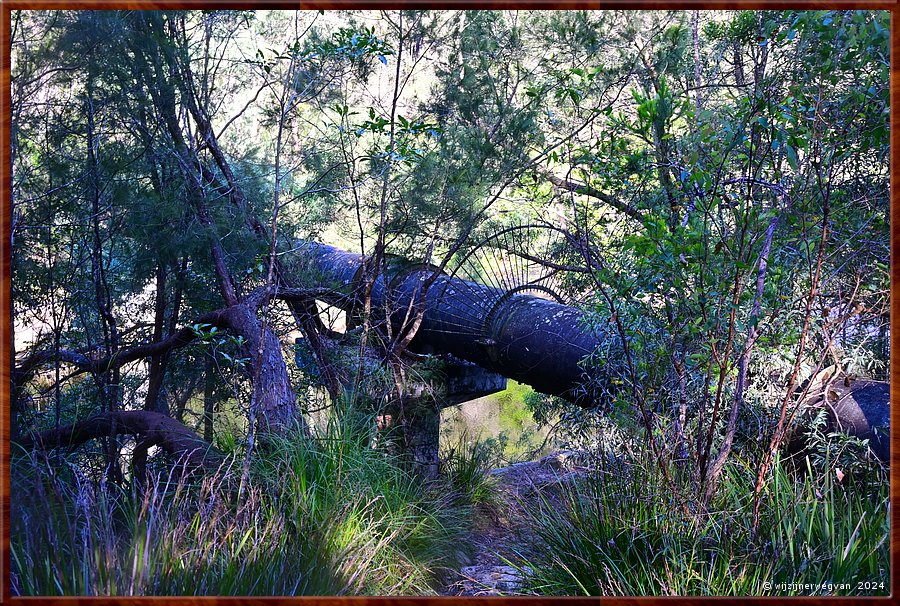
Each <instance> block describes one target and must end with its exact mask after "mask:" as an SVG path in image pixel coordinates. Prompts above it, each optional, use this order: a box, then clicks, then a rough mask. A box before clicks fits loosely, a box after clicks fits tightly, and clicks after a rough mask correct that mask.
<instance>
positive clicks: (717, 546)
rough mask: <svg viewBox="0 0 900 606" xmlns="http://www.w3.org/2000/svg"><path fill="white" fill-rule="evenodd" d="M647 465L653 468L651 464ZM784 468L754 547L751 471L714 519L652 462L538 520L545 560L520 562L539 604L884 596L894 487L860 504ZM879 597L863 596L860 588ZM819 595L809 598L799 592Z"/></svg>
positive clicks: (607, 473)
mask: <svg viewBox="0 0 900 606" xmlns="http://www.w3.org/2000/svg"><path fill="white" fill-rule="evenodd" d="M648 463H650V464H648ZM827 469H828V467H827V465H826V466H825V467H824V468H813V467H812V465H811V464H809V467H808V469H807V473H806V474H805V475H804V474H801V475H800V476H799V477H798V476H797V475H794V474H793V473H792V472H790V471H789V468H788V467H787V466H785V465H783V464H780V463H779V464H777V465H776V467H775V469H774V470H773V474H772V481H771V483H770V484H768V485H767V486H766V489H765V495H764V499H763V510H764V515H763V519H762V522H761V524H760V527H759V529H758V531H757V534H756V535H755V537H753V536H752V534H751V529H750V526H749V516H747V514H746V512H747V509H746V508H747V507H748V506H750V505H751V501H752V494H753V485H754V480H755V470H754V469H752V468H748V467H747V466H745V465H744V464H743V463H735V464H733V465H730V466H729V467H728V468H727V470H726V473H725V479H724V480H723V483H722V485H721V486H720V487H719V490H718V492H717V493H716V496H715V497H714V499H713V501H712V502H711V504H710V508H709V510H708V511H706V512H703V513H698V512H684V511H681V509H680V508H679V506H678V503H677V501H673V495H672V494H671V493H670V491H669V488H668V486H666V485H665V484H664V483H663V482H662V477H661V475H660V473H659V471H658V469H657V468H656V467H655V464H653V463H652V462H644V463H640V464H634V465H632V464H625V463H615V464H613V463H609V464H607V466H606V467H603V466H601V468H600V469H599V470H598V471H597V472H595V474H594V475H593V476H591V477H590V478H588V479H585V480H584V481H579V482H577V483H572V484H568V485H566V487H565V489H564V490H563V493H562V496H561V505H558V504H556V503H553V502H551V501H549V500H545V501H544V502H543V504H542V506H541V507H540V509H539V510H537V511H534V512H533V513H532V520H531V521H532V523H533V524H534V528H535V545H534V548H535V549H536V551H535V552H534V553H536V554H539V555H536V556H534V557H531V558H528V559H525V560H521V561H519V562H517V567H518V568H519V569H520V570H522V571H523V572H525V573H526V577H525V584H524V587H523V591H524V592H525V593H528V594H539V595H681V596H685V595H727V596H748V595H810V594H811V593H812V594H815V595H887V593H888V592H889V581H888V579H889V574H888V568H887V562H888V550H889V542H888V537H889V523H888V515H887V514H888V500H889V499H888V494H889V491H888V485H887V482H885V481H884V479H885V478H884V472H883V471H882V472H880V473H881V484H880V487H879V488H877V489H876V490H875V492H874V493H873V494H872V495H871V496H869V495H863V494H861V493H860V492H858V491H855V490H853V489H852V488H851V487H849V486H847V485H841V484H839V483H837V482H836V481H835V476H834V474H833V473H829V472H828V471H827ZM873 581H874V583H873V585H874V587H869V588H865V589H860V587H859V586H858V584H859V583H865V582H873ZM806 583H809V584H812V585H814V586H815V588H814V589H809V588H806V587H803V586H797V584H801V585H802V584H806Z"/></svg>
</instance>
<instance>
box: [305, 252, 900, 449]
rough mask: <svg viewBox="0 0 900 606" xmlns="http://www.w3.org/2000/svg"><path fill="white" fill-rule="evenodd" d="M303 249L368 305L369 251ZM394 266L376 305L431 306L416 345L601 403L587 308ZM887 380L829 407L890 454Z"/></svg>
mask: <svg viewBox="0 0 900 606" xmlns="http://www.w3.org/2000/svg"><path fill="white" fill-rule="evenodd" d="M298 250H299V251H300V252H301V254H300V255H299V257H300V261H301V267H302V269H303V271H304V272H305V273H306V275H307V279H308V280H311V285H315V286H317V287H327V288H333V289H334V290H336V291H338V292H340V293H342V294H343V295H349V297H348V298H349V299H350V300H356V304H357V305H358V304H360V303H361V297H362V283H363V273H364V271H363V267H364V264H365V262H366V257H365V256H363V255H360V254H355V253H349V252H346V251H343V250H340V249H338V248H335V247H333V246H328V245H326V244H319V243H314V242H303V243H300V244H299V245H298ZM389 265H390V267H389V270H388V272H387V273H388V275H387V276H384V275H379V277H378V279H377V280H376V281H375V283H374V284H373V288H372V305H373V307H374V308H377V309H382V310H383V309H385V307H386V306H389V307H388V308H389V309H390V310H391V317H392V324H393V325H394V329H395V330H397V329H399V328H400V327H401V326H402V325H403V323H404V319H405V318H407V317H408V316H407V313H408V310H409V309H411V307H412V306H413V305H424V314H423V316H422V323H421V325H420V326H419V329H418V331H417V333H416V335H415V339H414V340H413V341H412V344H411V346H412V347H413V349H414V350H416V351H420V352H426V353H431V352H439V353H451V354H453V355H454V356H457V357H459V358H462V359H463V360H467V361H469V362H472V363H474V364H477V365H479V366H481V367H482V368H485V369H487V370H490V371H493V372H496V373H498V374H501V375H503V376H505V377H508V378H511V379H515V380H516V381H519V382H521V383H525V384H527V385H531V386H532V387H533V388H534V389H535V390H537V391H540V392H542V393H546V394H552V395H555V396H559V397H562V398H564V399H566V400H569V401H571V402H574V403H576V404H578V405H581V406H586V407H590V406H594V405H595V404H596V403H595V402H594V401H593V399H592V398H591V397H590V393H589V392H590V390H589V389H586V388H585V386H586V385H590V384H592V382H593V380H598V379H599V377H595V378H594V379H593V380H592V378H591V377H590V376H588V374H587V372H586V371H585V370H584V369H583V368H582V365H583V361H584V358H585V357H586V356H588V355H590V354H591V353H593V352H594V351H595V350H596V349H597V346H598V345H600V344H601V342H602V340H603V339H604V338H605V337H606V335H604V334H603V333H602V332H599V331H597V330H596V329H595V328H594V327H592V326H591V324H590V323H589V322H587V321H586V317H585V315H584V314H583V313H582V312H581V311H579V310H577V309H575V308H573V307H569V306H567V305H562V304H560V303H557V302H555V301H549V300H546V299H543V298H539V297H536V296H533V295H531V294H527V293H524V292H503V291H501V290H500V289H497V288H492V287H489V286H485V285H483V284H478V283H477V282H472V281H469V280H463V279H461V278H456V277H451V276H447V275H438V276H436V277H435V278H434V280H433V281H432V283H431V284H430V286H429V287H428V289H427V291H426V292H425V294H424V297H423V295H422V291H423V289H424V285H425V283H426V281H428V280H429V279H430V278H432V276H433V275H434V273H435V270H434V269H433V268H429V267H422V266H412V267H409V266H407V267H406V268H404V267H403V266H402V264H399V263H396V262H392V263H391V264H389ZM347 311H348V312H350V313H352V311H353V310H347ZM870 383H872V384H874V383H875V382H871V381H870V382H866V383H863V382H859V383H858V386H859V387H860V388H862V387H871V385H870ZM879 385H880V387H879V388H878V389H877V390H875V389H868V390H867V391H866V393H865V394H863V393H862V392H861V391H860V392H859V393H858V394H857V393H856V392H857V389H856V388H857V385H854V386H852V388H851V389H849V390H848V393H847V394H844V395H843V396H842V397H841V398H840V402H841V403H843V405H842V406H826V408H827V409H828V412H829V416H830V417H831V419H832V423H833V426H834V427H836V428H838V429H841V430H843V431H845V432H847V433H849V434H851V435H857V436H859V437H861V438H866V439H869V440H870V441H871V443H872V447H873V450H874V451H875V452H876V454H878V456H879V457H880V458H882V459H886V458H887V454H888V446H887V444H888V440H887V439H886V438H885V436H886V435H887V432H888V428H889V425H890V414H889V411H890V403H889V401H888V389H887V384H886V383H885V384H879ZM869 392H871V394H869ZM863 395H866V397H865V398H863V397H862V396H863ZM858 400H865V405H864V406H861V405H857V404H856V402H857V401H858ZM811 404H813V405H815V403H813V402H811Z"/></svg>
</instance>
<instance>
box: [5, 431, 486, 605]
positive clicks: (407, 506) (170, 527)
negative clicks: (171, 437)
mask: <svg viewBox="0 0 900 606" xmlns="http://www.w3.org/2000/svg"><path fill="white" fill-rule="evenodd" d="M347 431H348V428H347V427H341V426H335V425H332V426H331V427H330V428H329V429H328V430H327V431H326V432H325V433H324V434H323V435H320V436H319V437H318V439H317V440H315V441H311V440H309V439H308V438H304V437H303V436H302V435H290V436H285V437H284V438H283V439H281V440H274V439H273V440H271V441H270V442H269V443H268V444H267V450H266V452H265V453H264V454H262V455H260V456H259V457H255V458H254V460H253V462H252V473H251V480H250V483H249V484H248V485H247V487H246V489H245V493H244V494H245V496H244V498H243V500H241V501H238V500H237V498H236V494H237V493H236V488H237V486H238V476H239V474H240V469H239V466H233V465H231V464H227V465H225V466H224V467H223V468H222V469H220V470H219V471H218V472H216V473H214V474H212V475H209V476H206V477H202V478H188V477H181V478H179V477H178V476H177V471H176V472H174V473H168V472H166V471H161V472H159V473H157V474H155V475H152V476H151V479H150V481H149V483H148V484H147V485H146V486H143V487H140V488H138V487H131V488H117V487H115V486H112V485H107V484H105V483H103V484H96V483H94V481H93V480H91V479H90V478H88V477H85V476H83V475H81V473H80V472H79V471H78V469H77V468H75V467H71V468H70V467H62V468H59V467H57V466H55V465H50V464H48V462H42V461H38V460H35V459H30V458H28V457H19V458H17V459H16V462H15V465H14V470H15V471H14V474H15V476H16V483H17V486H19V487H20V488H21V489H22V492H21V493H20V494H21V498H19V499H16V504H15V506H14V508H13V509H14V513H13V518H12V519H13V531H12V547H11V551H12V554H13V555H12V561H13V570H14V572H13V579H14V580H13V591H14V592H16V593H19V594H22V595H60V594H64V595H338V594H350V595H354V594H367V595H387V594H398V593H406V594H409V593H417V594H423V593H424V594H428V593H432V592H433V591H434V587H435V586H436V584H437V583H438V582H440V579H441V578H442V576H441V575H442V574H443V570H444V568H446V567H451V566H455V565H456V561H455V559H454V558H455V557H456V555H455V554H457V553H459V551H460V550H461V549H464V548H465V544H464V543H461V540H462V537H463V534H464V531H465V529H466V527H467V525H468V524H469V523H470V519H471V514H472V509H471V508H472V505H473V502H472V500H470V499H479V501H478V502H479V503H484V502H485V501H486V498H487V496H486V495H488V494H489V493H488V492H487V489H486V488H485V487H484V486H483V485H482V484H483V483H484V479H483V477H482V478H481V480H477V479H476V478H477V473H478V471H477V470H478V469H480V468H479V467H478V465H480V464H481V463H482V461H481V460H480V459H478V456H479V455H477V454H473V455H472V456H471V457H469V459H468V461H469V462H468V463H466V462H463V461H464V457H466V456H467V455H465V454H463V453H460V457H459V458H458V459H456V461H457V464H456V467H455V468H454V469H456V470H457V472H456V473H455V474H451V477H452V478H453V479H452V481H451V482H450V484H449V485H444V484H423V483H422V482H421V481H419V480H418V479H417V478H415V477H413V476H411V475H408V474H407V473H406V472H404V471H402V470H401V468H400V467H398V466H397V464H396V463H395V462H394V461H393V460H392V459H391V458H390V457H388V456H387V455H385V454H384V453H382V452H378V451H375V450H371V449H369V448H367V447H365V446H361V445H360V444H359V442H358V441H357V440H354V439H348V436H347V435H346V432H347ZM473 461H477V463H473ZM176 469H177V468H176ZM464 470H466V471H464ZM482 473H483V470H482ZM26 487H27V490H26ZM465 490H470V492H465ZM51 546H52V548H51Z"/></svg>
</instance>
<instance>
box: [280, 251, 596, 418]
mask: <svg viewBox="0 0 900 606" xmlns="http://www.w3.org/2000/svg"><path fill="white" fill-rule="evenodd" d="M297 248H298V250H299V251H301V253H302V254H301V255H300V256H301V257H302V263H303V269H304V270H305V271H306V272H309V273H308V274H307V275H308V276H309V277H310V280H311V283H314V284H315V285H316V286H319V287H322V286H324V287H330V288H334V289H336V290H338V291H339V292H341V293H342V294H344V295H350V296H351V299H354V298H355V299H356V300H357V304H359V303H361V296H362V282H363V280H362V278H363V265H364V263H365V262H366V258H365V257H364V256H363V255H359V254H355V253H349V252H346V251H342V250H340V249H338V248H335V247H333V246H329V245H327V244H319V243H314V242H304V243H301V244H299V245H298V247H297ZM391 272H393V273H391ZM434 273H435V269H433V268H429V267H421V266H419V267H415V266H414V267H407V268H403V267H402V266H398V264H393V267H392V268H390V269H389V274H390V275H388V276H383V275H379V277H378V279H377V280H376V281H375V283H374V285H373V288H372V305H373V307H374V308H378V309H384V308H385V307H386V306H389V309H390V310H391V311H392V314H391V317H392V320H393V324H394V328H395V329H400V327H401V326H402V325H403V324H404V320H405V319H406V318H407V317H409V316H407V313H408V311H409V310H410V309H412V308H414V306H419V305H423V306H424V314H423V316H422V323H421V325H420V326H419V329H418V331H417V333H416V335H415V338H414V340H413V341H412V344H411V347H412V348H413V349H414V350H415V351H421V352H444V353H451V354H453V355H454V356H456V357H458V358H462V359H463V360H467V361H469V362H473V363H474V364H477V365H479V366H481V367H482V368H485V369H487V370H490V371H493V372H497V373H499V374H502V375H503V376H506V377H509V378H511V379H515V380H516V381H519V382H521V383H525V384H527V385H531V386H532V387H533V388H534V389H535V390H537V391H540V392H543V393H547V394H552V395H556V396H560V397H562V398H565V399H567V400H570V401H572V402H576V403H578V404H583V405H587V404H588V402H587V401H585V398H584V397H583V396H582V394H583V393H584V390H583V389H582V385H583V384H584V383H585V379H586V378H587V376H586V374H585V371H584V370H583V369H582V368H581V362H582V360H583V359H584V358H585V356H587V355H589V354H591V353H592V352H593V351H594V350H595V349H596V347H597V345H598V343H599V341H600V339H602V338H603V335H602V334H599V333H597V332H595V331H593V330H591V329H590V327H589V326H588V324H587V322H586V318H585V315H584V314H583V313H582V312H581V311H579V310H577V309H575V308H573V307H569V306H567V305H562V304H560V303H557V302H555V301H550V300H547V299H543V298H540V297H537V296H534V295H531V294H528V293H524V292H523V293H507V292H504V291H502V290H500V289H497V288H492V287H489V286H485V285H483V284H478V283H477V282H472V281H469V280H463V279H461V278H456V277H451V276H447V275H438V276H436V277H434V280H433V282H432V283H431V284H430V286H429V287H428V289H427V291H425V294H424V297H423V294H422V293H423V290H424V286H425V283H426V282H427V281H428V280H429V279H430V278H432V277H433V276H434ZM388 285H390V288H388ZM348 311H349V310H348Z"/></svg>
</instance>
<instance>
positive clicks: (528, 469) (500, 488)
mask: <svg viewBox="0 0 900 606" xmlns="http://www.w3.org/2000/svg"><path fill="white" fill-rule="evenodd" d="M575 459H576V455H575V454H574V453H571V452H568V451H563V452H558V453H554V454H551V455H548V456H546V457H544V458H543V459H541V460H539V461H529V462H526V463H516V464H515V465H511V466H509V467H504V468H502V469H495V470H493V471H492V472H491V473H492V475H493V476H494V478H496V480H497V496H498V499H499V501H500V505H499V506H498V507H495V508H492V509H494V511H492V512H481V513H480V514H479V516H478V517H477V518H476V523H475V527H474V528H473V529H472V532H471V534H470V537H469V540H470V541H471V542H472V543H473V544H474V545H475V555H474V557H473V558H472V561H471V562H469V563H468V564H467V565H465V566H463V567H462V568H461V569H460V570H459V572H458V575H457V577H456V578H455V579H453V580H452V581H451V583H450V584H449V585H448V586H447V587H446V588H445V590H444V591H443V592H442V594H443V595H456V596H483V595H522V593H521V591H520V586H521V580H522V574H523V571H522V570H520V569H518V568H517V567H516V566H512V565H510V562H512V563H513V564H516V563H518V562H519V561H520V559H521V558H520V556H522V555H524V556H526V557H527V556H528V555H529V554H528V552H527V550H528V546H529V545H530V544H533V543H534V535H533V531H532V529H531V527H530V525H529V523H528V521H529V514H528V511H526V508H527V509H529V510H531V511H534V510H535V509H536V508H537V507H538V502H539V501H540V499H541V498H543V499H546V500H547V502H549V503H551V504H554V505H557V506H558V505H559V503H558V501H557V493H558V489H559V487H560V485H561V484H562V483H564V482H567V481H569V480H570V479H571V478H572V477H573V476H575V475H577V474H579V473H581V472H582V468H580V467H578V466H576V465H575V464H574V463H575Z"/></svg>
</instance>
